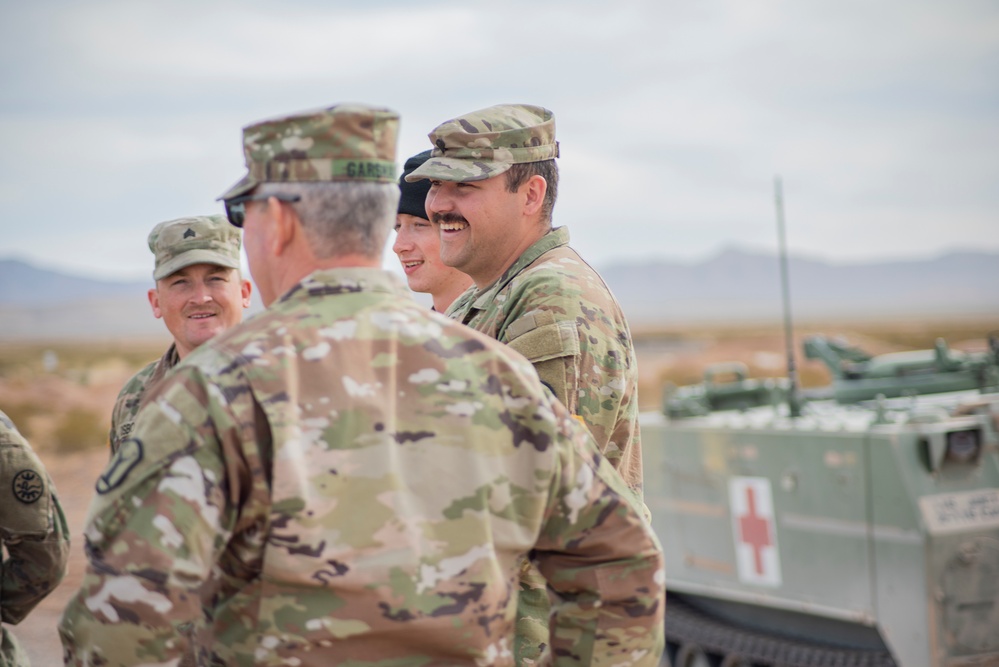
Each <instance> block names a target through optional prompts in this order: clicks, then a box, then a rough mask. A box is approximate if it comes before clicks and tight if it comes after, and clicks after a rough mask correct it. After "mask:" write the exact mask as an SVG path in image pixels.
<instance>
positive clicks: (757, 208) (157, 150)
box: [0, 0, 999, 276]
mask: <svg viewBox="0 0 999 667" xmlns="http://www.w3.org/2000/svg"><path fill="white" fill-rule="evenodd" d="M36 5H37V6H36ZM4 16H5V20H4V22H3V25H2V26H0V74H2V81H3V85H2V86H0V140H2V142H3V145H4V148H5V150H4V151H3V152H2V153H0V205H2V206H3V207H4V210H5V211H6V212H7V213H8V217H7V218H6V219H5V221H4V223H2V224H3V235H2V242H0V254H10V253H15V254H18V255H21V256H26V257H29V258H31V259H34V260H36V261H39V262H41V263H44V264H46V265H49V266H63V267H65V268H68V269H73V270H82V271H86V272H88V273H91V274H95V275H129V276H135V275H138V276H145V275H146V274H147V273H148V251H147V249H146V248H145V234H146V232H147V231H148V229H149V228H151V226H152V225H153V224H154V223H156V222H158V221H160V220H164V219H168V218H172V217H177V216H180V215H185V214H189V213H197V212H203V211H211V210H217V208H218V205H217V204H216V203H215V202H214V197H215V196H217V194H218V193H219V192H221V191H222V190H223V189H224V188H225V187H226V186H227V185H228V184H229V183H230V182H232V181H235V180H236V179H237V178H238V177H239V176H240V175H241V174H242V171H243V169H242V162H241V153H240V145H239V141H240V139H239V137H240V127H241V126H243V125H245V124H247V123H249V122H252V121H255V120H258V119H261V118H264V117H268V116H272V115H275V114H280V113H285V112H288V111H294V110H299V109H305V108H310V107H316V106H320V105H326V104H329V103H333V102H337V101H346V100H358V101H365V102H371V103H377V104H385V105H387V106H390V107H393V108H395V109H397V110H398V111H400V112H401V113H402V116H403V125H402V137H401V141H400V159H404V158H405V157H406V156H408V155H410V154H412V153H415V152H417V151H419V150H423V149H424V148H425V147H426V146H427V145H428V144H427V141H426V133H427V132H428V131H429V130H430V129H431V128H432V127H433V126H434V125H436V124H437V123H439V122H441V121H443V120H445V119H447V118H449V117H452V116H454V115H457V114H459V113H462V112H465V111H470V110H473V109H476V108H480V107H484V106H487V105H490V104H494V103H498V102H511V101H525V102H532V103H536V104H542V105H544V106H548V107H549V108H551V109H553V110H554V111H555V112H556V116H557V118H558V123H559V130H558V131H559V137H560V140H561V142H562V148H563V150H562V159H561V160H560V162H561V168H562V172H563V183H562V190H561V195H560V198H561V199H560V202H559V205H558V206H557V207H556V221H557V222H558V223H561V224H568V225H569V226H570V229H571V230H572V235H573V239H574V244H575V245H576V246H577V247H578V248H579V249H580V250H581V251H582V252H583V253H584V254H585V255H586V256H587V257H588V258H589V259H590V260H591V261H594V262H597V263H601V262H607V261H611V260H614V259H623V258H634V257H642V258H644V257H650V256H664V257H672V258H676V257H683V258H694V257H700V256H704V255H706V254H708V253H710V252H713V251H717V250H718V249H719V248H721V247H724V246H727V245H732V244H743V245H749V246H752V247H757V248H758V247H766V248H771V247H772V246H773V243H774V238H775V232H774V229H773V219H774V214H773V201H772V179H773V175H774V174H775V173H781V174H783V176H784V178H785V191H786V192H785V193H786V197H787V213H788V222H789V230H788V239H789V243H790V246H791V248H792V250H793V251H798V252H805V253H809V254H813V255H817V256H821V257H826V258H830V259H839V260H850V259H863V258H873V257H907V256H925V255H928V254H933V253H935V252H939V251H942V250H949V249H955V248H978V249H982V248H985V249H999V188H996V187H995V183H997V182H999V158H997V156H999V126H997V125H996V123H995V119H996V118H997V117H999V9H997V8H996V6H995V4H994V3H993V2H990V1H988V0H962V1H961V2H957V3H940V2H938V1H936V0H886V1H885V2H881V3H873V4H871V3H865V2H860V1H859V0H846V1H842V0H841V1H838V2H833V1H831V0H822V1H819V2H810V3H795V2H792V1H791V0H765V1H761V2H754V3H745V2H740V1H738V0H708V1H707V2H699V3H679V2H653V1H651V0H650V1H647V2H646V1H640V2H629V3H614V4H613V5H609V4H608V3H602V2H572V3H570V2H561V1H559V2H550V3H528V2H523V1H520V0H515V1H513V2H508V3H505V4H503V5H502V6H498V5H494V6H491V7H486V6H482V7H480V6H478V5H469V4H468V3H457V2H423V3H420V4H419V5H417V6H414V5H412V4H410V3H403V2H391V3H390V2H385V3H377V4H375V3H369V4H368V5H365V6H364V8H361V9H359V8H358V6H357V5H356V3H347V2H334V3H326V2H304V1H298V2H284V3H280V4H275V3H270V2H264V1H262V0H260V1H257V0H254V1H251V2H238V3H237V2H235V1H229V0H223V1H218V2H203V1H199V2H195V1H194V0H179V1H178V2H172V3H160V4H158V5H154V4H151V3H129V2H125V1H124V0H110V1H106V2H99V1H98V2H89V3H86V4H81V3H76V2H70V1H68V0H67V1H65V2H46V3H44V6H41V5H40V3H34V4H29V3H13V2H4Z"/></svg>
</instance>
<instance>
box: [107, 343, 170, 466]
mask: <svg viewBox="0 0 999 667" xmlns="http://www.w3.org/2000/svg"><path fill="white" fill-rule="evenodd" d="M179 362H180V357H179V356H178V355H177V346H176V345H175V344H173V343H171V344H170V347H168V348H167V351H166V353H164V354H163V356H162V357H160V358H159V359H158V360H157V361H154V362H153V363H151V364H149V365H148V366H146V367H145V368H143V369H142V370H141V371H139V372H138V373H136V374H135V375H133V376H132V379H131V380H129V381H128V382H126V383H125V386H124V387H122V388H121V391H120V392H119V393H118V399H117V400H116V401H115V402H114V410H112V411H111V434H110V436H109V440H110V442H111V453H112V454H114V453H115V452H116V451H118V447H119V446H120V445H121V442H122V441H123V440H124V439H125V438H127V437H128V436H129V434H131V432H132V428H133V427H134V426H135V415H137V414H138V413H139V408H140V407H142V397H143V396H145V395H146V394H147V393H148V392H149V390H150V388H152V387H155V386H156V385H157V384H158V383H159V382H160V380H162V379H163V376H165V375H166V374H167V371H169V370H170V369H171V368H173V367H174V366H176V365H177V364H178V363H179Z"/></svg>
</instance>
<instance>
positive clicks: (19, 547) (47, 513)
mask: <svg viewBox="0 0 999 667" xmlns="http://www.w3.org/2000/svg"><path fill="white" fill-rule="evenodd" d="M0 494H2V496H0V547H2V549H0V557H2V552H3V551H6V553H7V557H6V558H3V562H2V563H0V612H2V619H3V622H4V623H11V624H17V623H20V622H21V621H22V620H23V619H24V617H25V616H27V615H28V612H30V611H31V610H32V609H34V608H35V605H37V604H38V603H39V602H41V601H42V599H43V598H44V597H45V596H46V595H48V594H49V593H51V592H52V591H53V590H54V589H55V587H56V586H58V585H59V582H60V581H62V578H63V575H65V574H66V559H67V558H68V557H69V529H68V528H67V527H66V517H65V516H63V513H62V507H61V506H60V505H59V499H58V498H57V497H56V494H55V488H54V487H53V486H52V480H51V479H49V476H48V474H47V473H46V472H45V468H44V467H43V466H42V462H41V461H40V460H39V459H38V457H37V456H35V453H34V452H33V451H32V450H31V446H30V445H28V442H27V441H26V440H25V439H24V437H23V436H22V435H21V434H20V433H18V431H17V428H16V427H15V426H14V424H13V423H12V422H11V421H10V419H9V418H8V417H7V415H5V414H4V413H3V412H0ZM0 665H4V666H5V667H6V666H10V667H22V666H26V665H28V658H27V656H26V655H25V654H24V652H23V651H22V650H21V648H20V647H19V646H18V645H17V642H16V641H14V637H13V635H11V634H10V633H8V632H7V629H6V628H2V627H0Z"/></svg>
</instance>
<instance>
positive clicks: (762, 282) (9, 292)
mask: <svg viewBox="0 0 999 667" xmlns="http://www.w3.org/2000/svg"><path fill="white" fill-rule="evenodd" d="M598 269H599V270H600V272H601V274H602V275H603V276H604V279H605V280H606V281H607V283H608V284H609V285H610V287H611V289H612V290H613V291H614V294H615V295H616V296H617V297H618V300H619V301H620V302H621V305H622V307H623V308H624V310H625V313H626V314H627V315H628V318H629V319H630V320H631V321H632V323H633V324H656V323H659V324H672V325H678V324H685V323H698V322H704V323H721V322H749V321H775V320H777V319H778V318H779V317H780V313H781V290H780V265H779V262H778V260H777V258H776V257H775V256H773V255H767V254H764V253H754V252H747V251H745V250H739V249H728V250H724V251H722V252H720V253H719V254H717V255H715V256H713V257H711V258H709V259H707V260H704V261H701V262H693V263H682V262H676V261H668V260H656V261H648V262H642V263H620V264H610V265H608V266H603V267H598ZM788 271H789V275H790V278H791V288H790V291H791V303H792V306H791V310H792V313H793V314H794V316H795V319H796V320H820V319H821V320H828V319H835V318H842V319H853V320H857V319H870V318H875V317H878V318H884V317H906V316H918V317H925V316H941V317H949V316H954V317H967V316H989V315H993V316H997V317H999V253H984V252H982V253H979V252H954V253H948V254H944V255H941V256H939V257H936V258H933V259H927V260H918V261H917V260H913V261H883V262H868V263H852V264H833V263H829V262H823V261H819V260H812V259H804V258H800V257H790V258H789V260H788ZM151 286H152V280H151V279H150V280H149V281H130V282H124V281H122V282H115V281H108V280H94V279H90V278H84V277H81V276H74V275H70V274H65V273H60V272H56V271H50V270H47V269H41V268H38V267H35V266H32V265H30V264H28V263H25V262H23V261H20V260H15V259H0V339H6V340H14V339H36V340H37V339H95V338H116V339H117V338H120V339H124V338H133V337H138V336H144V337H146V336H155V337H163V336H165V329H164V327H163V323H162V322H160V321H159V320H156V319H155V318H154V317H153V316H152V314H151V312H150V310H149V304H148V303H147V301H146V290H148V289H149V287H151ZM259 307H260V306H259V303H258V304H257V305H256V307H255V308H254V309H253V310H256V309H259Z"/></svg>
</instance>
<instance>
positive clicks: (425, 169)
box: [406, 157, 513, 183]
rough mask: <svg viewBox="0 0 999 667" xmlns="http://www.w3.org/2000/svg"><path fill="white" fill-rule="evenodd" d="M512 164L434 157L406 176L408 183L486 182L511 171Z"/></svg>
mask: <svg viewBox="0 0 999 667" xmlns="http://www.w3.org/2000/svg"><path fill="white" fill-rule="evenodd" d="M512 166H513V163H512V162H491V161H487V160H465V159H458V158H451V157H432V158H430V159H429V160H427V161H426V162H424V163H423V164H422V165H420V166H419V167H417V168H416V169H414V170H413V172H412V173H410V174H407V175H406V182H408V183H413V182H415V181H419V180H422V179H424V178H429V179H430V180H432V181H452V182H455V183H470V182H472V181H484V180H486V179H487V178H492V177H493V176H499V175H500V174H502V173H504V172H507V171H509V170H510V167H512Z"/></svg>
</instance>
